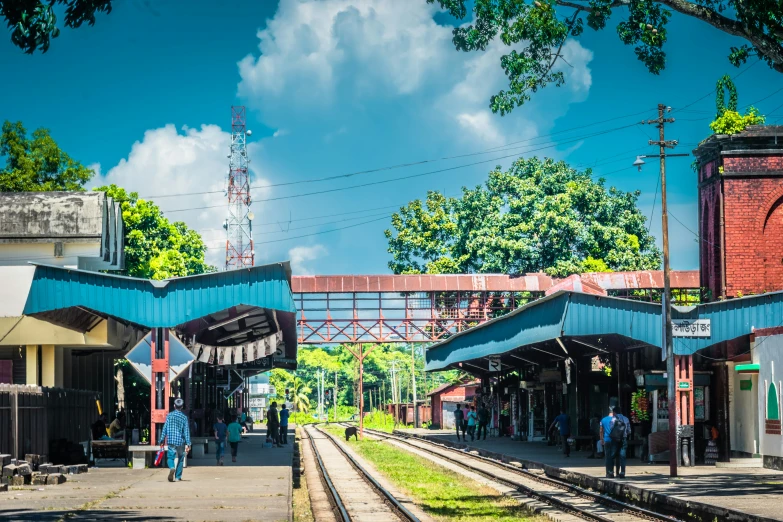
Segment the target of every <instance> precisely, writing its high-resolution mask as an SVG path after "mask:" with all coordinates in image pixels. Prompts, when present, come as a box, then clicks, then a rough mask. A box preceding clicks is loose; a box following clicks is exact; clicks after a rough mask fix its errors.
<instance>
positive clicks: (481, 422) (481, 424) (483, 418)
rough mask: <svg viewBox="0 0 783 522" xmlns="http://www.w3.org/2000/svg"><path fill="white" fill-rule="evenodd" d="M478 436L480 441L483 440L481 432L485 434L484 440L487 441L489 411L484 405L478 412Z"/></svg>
mask: <svg viewBox="0 0 783 522" xmlns="http://www.w3.org/2000/svg"><path fill="white" fill-rule="evenodd" d="M477 416H478V434H477V435H476V438H477V439H479V440H482V438H481V432H482V431H483V432H484V439H483V440H487V426H488V425H489V410H488V409H487V407H486V406H484V404H483V403H482V404H481V406H479V409H478V412H477Z"/></svg>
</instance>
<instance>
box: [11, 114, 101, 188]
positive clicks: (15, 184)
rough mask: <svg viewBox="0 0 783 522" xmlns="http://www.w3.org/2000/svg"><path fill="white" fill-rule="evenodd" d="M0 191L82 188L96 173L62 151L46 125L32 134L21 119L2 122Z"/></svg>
mask: <svg viewBox="0 0 783 522" xmlns="http://www.w3.org/2000/svg"><path fill="white" fill-rule="evenodd" d="M0 158H2V159H3V160H4V163H5V165H3V166H2V168H0V191H2V192H26V191H33V192H38V191H51V190H84V184H85V183H87V182H88V181H90V178H92V176H93V175H94V174H95V173H94V172H93V171H92V169H89V168H87V167H85V166H84V165H82V164H81V163H79V162H78V161H75V160H73V159H72V158H71V157H70V156H68V154H66V153H65V152H63V151H62V150H61V149H60V147H59V146H58V145H57V143H55V141H54V140H53V139H52V137H51V135H50V134H49V131H48V130H47V129H37V130H35V131H33V134H32V136H31V137H28V136H27V130H26V129H25V127H24V125H22V122H21V121H17V122H15V123H12V122H10V121H6V122H4V123H3V133H2V135H0Z"/></svg>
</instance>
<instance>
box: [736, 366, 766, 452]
mask: <svg viewBox="0 0 783 522" xmlns="http://www.w3.org/2000/svg"><path fill="white" fill-rule="evenodd" d="M729 372H731V379H732V382H731V384H732V404H731V408H730V410H729V415H730V419H729V423H730V425H731V451H736V452H740V453H748V454H755V453H758V444H759V417H758V411H759V379H758V375H752V374H741V373H737V372H735V371H734V363H729ZM740 381H751V383H752V389H750V390H742V389H741V386H740Z"/></svg>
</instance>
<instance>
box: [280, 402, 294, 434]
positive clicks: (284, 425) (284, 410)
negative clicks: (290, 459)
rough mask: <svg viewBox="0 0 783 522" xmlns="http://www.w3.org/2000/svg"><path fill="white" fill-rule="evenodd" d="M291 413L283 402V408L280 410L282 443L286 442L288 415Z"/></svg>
mask: <svg viewBox="0 0 783 522" xmlns="http://www.w3.org/2000/svg"><path fill="white" fill-rule="evenodd" d="M290 415H291V411H290V410H289V409H288V407H287V406H286V405H285V403H283V408H282V409H281V410H280V442H281V443H282V444H288V417H289V416H290Z"/></svg>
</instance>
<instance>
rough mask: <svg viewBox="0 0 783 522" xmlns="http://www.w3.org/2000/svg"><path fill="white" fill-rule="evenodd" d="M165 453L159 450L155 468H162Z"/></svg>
mask: <svg viewBox="0 0 783 522" xmlns="http://www.w3.org/2000/svg"><path fill="white" fill-rule="evenodd" d="M164 453H165V452H164V451H163V448H161V449H159V450H158V453H157V454H156V455H155V467H158V466H160V463H161V462H163V454H164Z"/></svg>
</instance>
